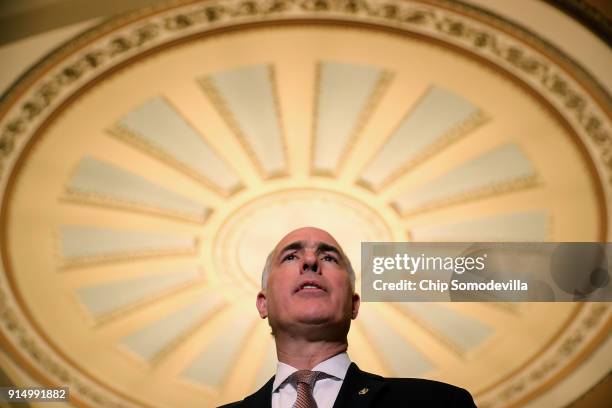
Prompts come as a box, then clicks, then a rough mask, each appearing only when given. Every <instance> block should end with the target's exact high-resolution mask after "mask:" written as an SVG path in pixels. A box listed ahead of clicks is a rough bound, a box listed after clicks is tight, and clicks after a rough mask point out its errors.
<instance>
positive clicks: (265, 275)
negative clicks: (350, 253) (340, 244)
mask: <svg viewBox="0 0 612 408" xmlns="http://www.w3.org/2000/svg"><path fill="white" fill-rule="evenodd" d="M275 252H276V248H275V249H273V250H272V252H270V253H269V254H268V257H267V258H266V264H265V265H264V268H263V271H262V272H261V290H266V288H267V287H268V276H269V275H270V271H271V270H272V260H273V258H274V253H275ZM340 256H341V257H342V261H343V262H344V264H345V265H346V271H347V272H348V275H349V281H350V282H351V289H353V291H355V270H354V269H353V265H351V261H350V260H349V259H348V257H347V256H346V254H345V253H344V251H343V250H342V249H340Z"/></svg>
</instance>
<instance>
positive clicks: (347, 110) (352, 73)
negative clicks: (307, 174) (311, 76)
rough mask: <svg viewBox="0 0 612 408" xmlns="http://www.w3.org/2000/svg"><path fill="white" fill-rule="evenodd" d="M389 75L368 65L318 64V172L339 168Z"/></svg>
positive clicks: (315, 162) (315, 163) (314, 159)
mask: <svg viewBox="0 0 612 408" xmlns="http://www.w3.org/2000/svg"><path fill="white" fill-rule="evenodd" d="M386 76H387V74H386V73H385V71H383V70H382V69H380V68H376V67H371V66H365V65H355V64H344V63H337V62H323V63H321V64H320V65H319V83H318V89H317V91H318V98H317V108H316V112H317V117H316V128H315V135H314V137H315V142H314V151H313V168H314V170H315V171H316V172H325V173H333V172H334V171H335V170H336V169H337V167H338V165H339V164H340V161H341V159H342V157H343V153H345V152H346V150H347V148H348V146H349V144H350V142H351V139H352V137H353V136H355V132H356V131H357V130H358V127H359V126H360V122H362V121H363V120H364V119H365V116H366V114H367V111H368V108H369V107H371V104H372V102H373V99H375V96H376V90H377V87H379V86H380V85H381V83H382V82H383V79H384V78H385V77H386Z"/></svg>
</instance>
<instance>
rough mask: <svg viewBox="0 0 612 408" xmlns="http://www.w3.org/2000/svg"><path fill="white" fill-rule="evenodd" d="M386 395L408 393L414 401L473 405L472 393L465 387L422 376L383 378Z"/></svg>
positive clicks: (446, 404)
mask: <svg viewBox="0 0 612 408" xmlns="http://www.w3.org/2000/svg"><path fill="white" fill-rule="evenodd" d="M383 381H384V382H385V386H386V389H387V396H388V397H389V396H397V395H402V396H404V397H405V396H406V395H409V396H410V399H412V400H414V402H415V403H416V402H423V403H432V402H437V403H440V404H444V405H445V406H466V407H474V406H475V405H474V400H473V399H472V395H471V394H470V393H469V392H468V391H467V390H465V389H463V388H461V387H457V386H455V385H451V384H447V383H444V382H440V381H434V380H425V379H422V378H390V377H385V378H384V380H383Z"/></svg>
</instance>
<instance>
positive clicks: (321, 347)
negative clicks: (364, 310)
mask: <svg viewBox="0 0 612 408" xmlns="http://www.w3.org/2000/svg"><path fill="white" fill-rule="evenodd" d="M359 302H360V299H359V295H358V294H357V293H355V273H354V271H353V268H352V267H351V264H350V262H349V260H348V258H347V257H346V255H345V254H344V252H343V251H342V249H341V247H340V245H338V243H337V242H336V240H335V239H334V238H333V237H332V236H331V235H330V234H329V233H327V232H326V231H323V230H321V229H318V228H312V227H307V228H300V229H297V230H295V231H292V232H290V233H289V234H287V235H286V236H285V237H284V238H283V239H282V240H281V241H280V242H279V243H278V244H277V245H276V247H275V248H274V250H273V251H272V252H271V253H270V255H269V256H268V259H267V261H266V266H265V268H264V271H263V274H262V290H261V292H259V294H258V295H257V310H258V311H259V315H260V316H261V317H262V318H263V319H265V318H267V319H268V322H269V324H270V327H271V329H272V334H273V336H274V340H275V341H276V353H277V357H278V361H279V362H278V365H277V369H276V375H275V376H274V377H272V378H271V379H270V381H268V382H267V383H266V384H265V385H264V386H263V387H262V388H261V389H259V391H257V392H256V393H254V394H252V395H250V396H248V397H246V398H245V399H244V400H243V401H239V402H235V403H232V404H228V405H225V406H224V408H229V407H245V408H246V407H253V408H255V407H257V408H285V407H293V408H314V407H317V408H328V407H329V408H331V407H334V408H341V407H346V408H348V407H351V408H352V407H356V408H359V407H363V408H365V407H475V405H474V402H473V400H472V397H471V396H470V394H469V393H468V392H467V391H466V390H464V389H461V388H457V387H454V386H451V385H448V384H444V383H440V382H436V381H428V380H420V379H411V378H383V377H380V376H378V375H375V374H370V373H367V372H364V371H361V370H360V369H359V367H357V365H356V364H355V363H351V361H350V359H349V357H348V355H347V353H346V350H347V347H348V342H347V335H348V331H349V328H350V326H351V320H352V319H355V318H356V317H357V312H358V311H359Z"/></svg>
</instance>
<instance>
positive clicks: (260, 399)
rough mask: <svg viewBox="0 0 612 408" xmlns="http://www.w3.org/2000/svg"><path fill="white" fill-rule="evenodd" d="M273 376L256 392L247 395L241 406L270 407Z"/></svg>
mask: <svg viewBox="0 0 612 408" xmlns="http://www.w3.org/2000/svg"><path fill="white" fill-rule="evenodd" d="M273 382H274V377H272V378H270V380H269V381H268V382H267V383H265V384H264V386H263V387H261V388H260V389H259V390H257V392H256V393H254V394H251V395H249V396H248V397H246V398H245V399H244V401H242V404H240V406H241V407H243V408H272V383H273Z"/></svg>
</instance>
